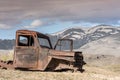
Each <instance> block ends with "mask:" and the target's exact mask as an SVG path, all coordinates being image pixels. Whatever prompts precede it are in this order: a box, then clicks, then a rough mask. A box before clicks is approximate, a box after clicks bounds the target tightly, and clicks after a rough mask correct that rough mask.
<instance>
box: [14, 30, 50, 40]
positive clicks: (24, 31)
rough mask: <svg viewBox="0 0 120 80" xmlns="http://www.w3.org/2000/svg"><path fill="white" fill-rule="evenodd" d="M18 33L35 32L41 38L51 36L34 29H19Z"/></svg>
mask: <svg viewBox="0 0 120 80" xmlns="http://www.w3.org/2000/svg"><path fill="white" fill-rule="evenodd" d="M16 33H19V34H33V35H36V34H37V36H38V37H41V38H47V39H48V38H49V37H48V36H47V35H45V34H43V33H40V32H37V31H32V30H17V31H16Z"/></svg>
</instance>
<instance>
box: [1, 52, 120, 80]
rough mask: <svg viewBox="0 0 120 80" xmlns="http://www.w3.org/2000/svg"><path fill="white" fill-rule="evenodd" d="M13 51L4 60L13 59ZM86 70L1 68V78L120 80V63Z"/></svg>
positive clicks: (2, 79) (20, 79)
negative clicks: (81, 71)
mask: <svg viewBox="0 0 120 80" xmlns="http://www.w3.org/2000/svg"><path fill="white" fill-rule="evenodd" d="M12 58H13V52H12V51H11V52H9V54H7V55H2V56H1V58H0V59H2V60H12ZM84 69H85V72H83V73H80V72H76V73H71V72H40V71H20V70H3V69H0V80H120V65H111V66H102V67H101V66H93V65H90V64H87V65H86V66H84Z"/></svg>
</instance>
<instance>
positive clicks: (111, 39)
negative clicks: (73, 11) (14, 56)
mask: <svg viewBox="0 0 120 80" xmlns="http://www.w3.org/2000/svg"><path fill="white" fill-rule="evenodd" d="M47 35H48V36H49V37H50V40H51V41H52V45H53V46H54V45H55V43H56V41H57V40H58V39H59V38H69V39H72V40H73V44H74V45H73V48H74V50H82V51H85V52H86V53H87V52H89V51H90V53H97V50H98V53H102V52H101V51H102V50H103V52H104V51H109V52H110V54H112V53H111V52H112V51H113V52H115V54H117V51H119V52H120V46H119V45H120V27H113V26H109V25H98V26H95V27H92V28H81V27H73V28H69V29H65V30H62V31H59V32H56V33H54V34H47ZM14 42H15V40H0V49H12V48H13V46H14ZM95 51H96V52H95Z"/></svg>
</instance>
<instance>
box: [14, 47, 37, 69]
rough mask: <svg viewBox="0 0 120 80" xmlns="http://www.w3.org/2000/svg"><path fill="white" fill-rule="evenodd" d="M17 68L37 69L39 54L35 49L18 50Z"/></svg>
mask: <svg viewBox="0 0 120 80" xmlns="http://www.w3.org/2000/svg"><path fill="white" fill-rule="evenodd" d="M15 52H16V63H15V66H16V67H23V68H33V67H37V61H38V54H37V52H36V50H35V49H34V48H23V47H22V48H21V47H20V48H19V47H18V48H16V51H15Z"/></svg>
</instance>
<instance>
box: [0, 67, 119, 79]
mask: <svg viewBox="0 0 120 80" xmlns="http://www.w3.org/2000/svg"><path fill="white" fill-rule="evenodd" d="M84 68H85V70H86V71H85V72H84V73H80V72H76V73H71V72H40V71H19V70H1V69H0V80H120V74H118V73H116V72H113V71H110V70H106V69H102V68H99V67H93V66H85V67H84Z"/></svg>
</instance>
